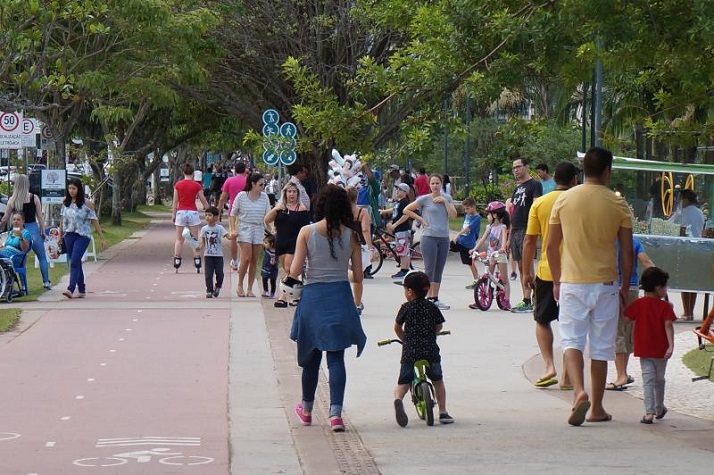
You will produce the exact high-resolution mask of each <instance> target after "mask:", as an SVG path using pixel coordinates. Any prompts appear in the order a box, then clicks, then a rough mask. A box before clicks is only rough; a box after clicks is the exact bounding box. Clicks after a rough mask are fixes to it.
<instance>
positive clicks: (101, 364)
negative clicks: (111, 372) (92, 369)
mask: <svg viewBox="0 0 714 475" xmlns="http://www.w3.org/2000/svg"><path fill="white" fill-rule="evenodd" d="M106 365H107V364H106V363H99V366H106Z"/></svg>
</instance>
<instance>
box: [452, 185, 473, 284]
mask: <svg viewBox="0 0 714 475" xmlns="http://www.w3.org/2000/svg"><path fill="white" fill-rule="evenodd" d="M462 205H463V206H464V212H465V213H466V214H465V215H464V224H463V226H461V231H459V232H458V234H456V236H454V237H453V238H452V239H451V243H450V245H449V250H450V251H451V252H458V253H459V254H460V255H461V262H462V263H463V264H464V265H467V266H469V269H471V274H472V275H473V278H474V280H473V282H471V283H470V284H469V285H467V286H466V288H467V289H473V288H474V287H475V286H476V281H477V280H478V273H477V272H476V267H475V266H472V265H471V256H470V255H469V251H470V250H471V249H473V248H474V246H475V245H476V240H477V239H478V233H479V232H481V216H479V214H478V213H477V212H476V201H474V199H473V198H471V197H468V198H466V199H465V200H464V201H463V202H462Z"/></svg>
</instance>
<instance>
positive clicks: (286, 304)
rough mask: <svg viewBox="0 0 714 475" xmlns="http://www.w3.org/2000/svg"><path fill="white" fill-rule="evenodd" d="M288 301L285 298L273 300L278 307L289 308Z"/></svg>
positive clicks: (274, 305)
mask: <svg viewBox="0 0 714 475" xmlns="http://www.w3.org/2000/svg"><path fill="white" fill-rule="evenodd" d="M287 306H288V303H287V302H286V301H285V300H276V301H275V302H273V307H277V308H287Z"/></svg>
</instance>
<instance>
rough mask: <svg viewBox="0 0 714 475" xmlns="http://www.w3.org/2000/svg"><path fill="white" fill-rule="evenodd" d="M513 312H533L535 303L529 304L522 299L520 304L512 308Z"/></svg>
mask: <svg viewBox="0 0 714 475" xmlns="http://www.w3.org/2000/svg"><path fill="white" fill-rule="evenodd" d="M511 312H513V313H531V312H533V305H532V304H529V303H525V302H524V301H520V302H519V303H518V305H516V306H515V307H513V308H511Z"/></svg>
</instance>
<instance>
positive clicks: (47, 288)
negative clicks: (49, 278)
mask: <svg viewBox="0 0 714 475" xmlns="http://www.w3.org/2000/svg"><path fill="white" fill-rule="evenodd" d="M42 286H43V287H44V288H45V290H52V284H51V283H50V282H45V283H44V284H42Z"/></svg>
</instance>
